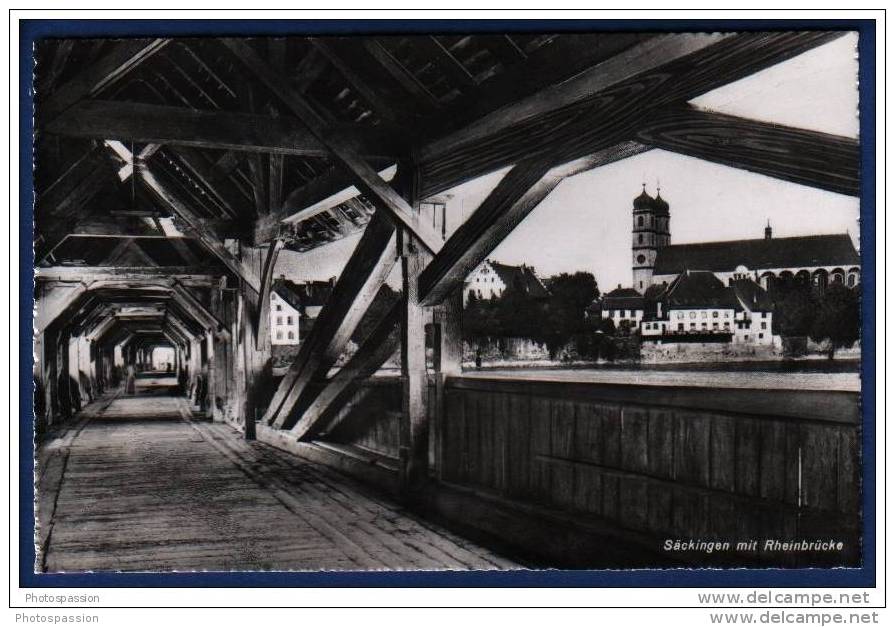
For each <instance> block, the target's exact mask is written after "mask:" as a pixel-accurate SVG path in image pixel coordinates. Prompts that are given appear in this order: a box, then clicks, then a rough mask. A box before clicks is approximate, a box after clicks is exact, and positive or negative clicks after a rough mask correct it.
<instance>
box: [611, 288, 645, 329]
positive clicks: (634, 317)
mask: <svg viewBox="0 0 895 627" xmlns="http://www.w3.org/2000/svg"><path fill="white" fill-rule="evenodd" d="M643 314H644V298H643V296H642V295H641V294H640V293H638V292H637V290H635V289H632V288H630V287H622V286H621V285H619V286H618V287H617V288H616V289H614V290H612V291H611V292H607V293H606V294H604V295H603V296H602V297H601V298H600V318H601V319H603V320H612V323H613V324H614V325H615V328H616V329H617V328H619V327H622V326H628V327H630V328H637V327H638V326H639V325H640V322H641V320H643Z"/></svg>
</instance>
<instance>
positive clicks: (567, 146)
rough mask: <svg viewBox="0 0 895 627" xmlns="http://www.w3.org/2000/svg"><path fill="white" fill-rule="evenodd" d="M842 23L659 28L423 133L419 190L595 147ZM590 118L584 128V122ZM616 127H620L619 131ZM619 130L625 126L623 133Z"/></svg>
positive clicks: (812, 42)
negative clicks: (785, 28) (529, 90)
mask: <svg viewBox="0 0 895 627" xmlns="http://www.w3.org/2000/svg"><path fill="white" fill-rule="evenodd" d="M842 34H843V32H841V31H818V32H801V31H800V32H792V31H790V32H773V33H754V32H750V33H735V34H717V33H716V34H708V33H692V34H690V33H687V34H680V33H678V34H671V35H663V36H661V37H656V38H653V39H650V40H647V41H645V42H642V43H641V44H638V45H637V46H634V47H633V48H631V49H629V50H626V51H625V52H623V53H621V54H619V55H616V56H614V57H612V58H611V59H609V60H606V61H603V62H602V63H599V64H597V65H596V66H594V67H593V68H591V69H590V70H588V71H586V72H584V73H582V74H581V75H580V76H579V77H576V78H575V79H571V80H569V81H566V82H564V83H560V84H559V85H555V86H553V87H551V88H548V89H545V90H543V91H541V92H538V93H536V94H535V95H533V96H531V97H529V98H526V99H523V100H521V101H518V102H516V103H514V104H512V105H507V106H506V107H503V108H501V109H499V110H498V111H496V112H494V113H492V114H489V115H485V116H484V117H482V118H481V119H479V120H478V121H476V122H473V123H472V124H470V125H468V126H467V127H465V128H463V129H461V130H459V131H456V132H452V133H448V134H447V135H445V136H444V137H441V138H439V139H436V140H434V141H428V142H425V141H424V142H423V147H422V148H421V150H420V160H421V167H422V168H423V180H424V189H423V192H422V195H423V196H431V195H433V194H437V193H440V192H443V191H444V190H446V189H449V188H451V187H453V186H455V185H459V184H460V183H463V182H464V181H468V180H470V179H473V178H476V177H478V176H481V175H482V174H485V173H488V172H493V171H494V170H497V169H500V168H502V167H506V166H507V165H511V164H514V163H518V162H520V161H523V160H526V159H532V158H535V157H538V156H542V155H545V154H549V153H552V152H555V151H556V150H557V149H560V150H562V152H563V155H562V156H563V158H564V159H566V160H571V159H576V158H578V157H581V156H584V155H586V154H588V153H589V152H591V151H592V146H593V144H594V142H595V141H598V140H599V138H600V137H601V136H607V135H616V136H617V137H620V138H622V139H630V138H631V137H634V136H635V135H636V132H637V130H638V129H639V128H640V126H642V125H643V123H644V122H645V120H647V119H648V118H649V117H650V116H651V115H652V114H653V112H654V111H656V110H658V109H662V108H665V107H668V106H670V105H676V104H680V103H682V102H686V101H688V100H690V99H692V98H695V97H697V96H699V95H702V94H704V93H706V92H708V91H711V90H713V89H716V88H718V87H722V86H724V85H726V84H728V83H731V82H733V81H736V80H739V79H741V78H744V77H746V76H749V75H751V74H754V73H755V72H758V71H761V70H763V69H765V68H767V67H770V66H773V65H775V64H777V63H780V62H782V61H785V60H786V59H789V58H792V57H794V56H796V55H798V54H800V53H802V52H805V51H807V50H810V49H812V48H814V47H816V46H819V45H821V44H824V43H827V42H829V41H832V40H833V39H835V38H837V37H840V36H842ZM584 120H589V121H590V122H591V125H590V127H587V126H586V125H584V126H583V125H582V121H584ZM619 131H621V132H622V133H623V134H622V135H617V133H618V132H619ZM624 134H627V137H625V135H624Z"/></svg>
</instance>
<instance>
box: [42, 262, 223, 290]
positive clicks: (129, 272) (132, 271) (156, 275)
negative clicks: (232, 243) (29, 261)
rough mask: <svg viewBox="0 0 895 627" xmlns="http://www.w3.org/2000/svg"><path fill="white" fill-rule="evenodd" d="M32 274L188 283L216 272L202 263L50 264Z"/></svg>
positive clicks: (44, 277)
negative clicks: (138, 264) (100, 265)
mask: <svg viewBox="0 0 895 627" xmlns="http://www.w3.org/2000/svg"><path fill="white" fill-rule="evenodd" d="M34 277H35V279H37V280H38V281H60V282H76V283H87V284H90V283H92V282H94V281H110V280H113V281H119V282H121V283H122V284H125V283H126V282H128V281H146V280H147V279H164V280H166V281H168V280H174V279H177V280H179V281H180V282H182V283H187V282H189V283H190V284H191V285H195V284H197V283H207V284H209V285H210V284H211V283H212V282H215V281H219V280H220V277H221V273H220V272H214V271H212V270H209V268H206V267H202V266H152V267H148V266H147V267H138V266H135V267H131V268H102V267H98V266H90V267H86V268H85V267H82V266H50V267H47V268H43V267H37V268H34Z"/></svg>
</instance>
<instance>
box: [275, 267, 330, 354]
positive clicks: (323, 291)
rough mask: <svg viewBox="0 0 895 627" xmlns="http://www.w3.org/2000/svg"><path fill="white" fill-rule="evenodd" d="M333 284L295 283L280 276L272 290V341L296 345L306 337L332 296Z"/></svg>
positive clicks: (279, 343)
mask: <svg viewBox="0 0 895 627" xmlns="http://www.w3.org/2000/svg"><path fill="white" fill-rule="evenodd" d="M332 288H333V282H332V281H307V282H305V283H295V282H293V281H290V280H289V279H287V278H286V276H285V275H280V276H279V277H278V278H276V279H274V281H273V283H272V284H271V289H270V329H271V333H270V342H271V344H272V345H296V344H298V343H299V342H300V341H301V339H302V337H303V336H304V335H307V334H308V332H309V331H310V330H311V327H312V326H313V324H314V321H315V320H316V319H317V316H318V315H319V313H320V310H321V309H323V305H324V304H326V301H327V300H328V299H329V296H330V294H331V293H332Z"/></svg>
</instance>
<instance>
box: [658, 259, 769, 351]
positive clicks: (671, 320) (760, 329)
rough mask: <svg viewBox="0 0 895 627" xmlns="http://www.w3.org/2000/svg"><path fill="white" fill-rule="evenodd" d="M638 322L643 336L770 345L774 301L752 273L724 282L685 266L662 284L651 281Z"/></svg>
mask: <svg viewBox="0 0 895 627" xmlns="http://www.w3.org/2000/svg"><path fill="white" fill-rule="evenodd" d="M644 300H645V301H646V308H647V309H648V311H647V312H646V313H645V314H644V319H643V321H642V323H641V327H640V329H641V337H642V338H643V339H644V340H645V341H674V342H685V341H693V342H732V343H734V344H750V345H772V344H774V343H775V342H779V339H777V338H775V336H774V335H773V330H772V324H773V303H772V302H771V299H770V298H769V297H768V294H767V292H766V291H765V290H764V289H762V287H761V286H760V285H758V284H757V283H756V282H755V281H752V280H751V279H736V280H731V281H730V282H729V284H728V285H725V284H724V283H723V282H722V281H721V280H720V279H719V278H718V277H717V276H715V274H714V273H712V272H706V271H686V272H684V273H682V274H680V275H679V276H678V277H676V278H675V280H674V281H672V282H671V284H669V285H668V286H667V287H662V286H653V287H652V288H651V289H650V290H649V292H648V294H647V297H646V298H645V299H644Z"/></svg>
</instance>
